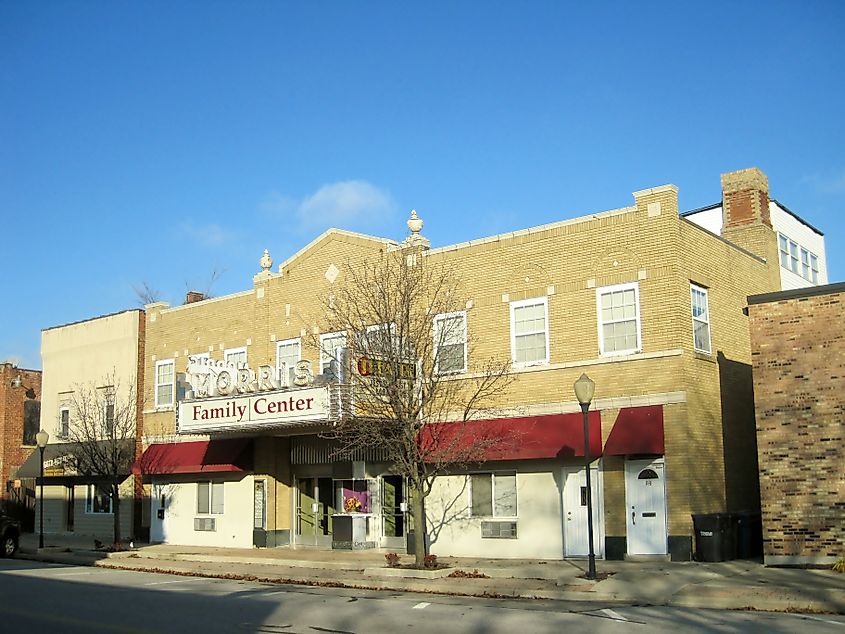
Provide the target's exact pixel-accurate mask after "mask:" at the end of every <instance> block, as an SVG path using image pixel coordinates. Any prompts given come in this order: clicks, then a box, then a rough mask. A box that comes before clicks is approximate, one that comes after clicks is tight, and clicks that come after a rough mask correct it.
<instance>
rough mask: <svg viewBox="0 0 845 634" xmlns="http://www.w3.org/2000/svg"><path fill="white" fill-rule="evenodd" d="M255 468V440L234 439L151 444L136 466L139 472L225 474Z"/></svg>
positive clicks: (143, 473) (134, 469) (136, 470)
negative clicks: (253, 452) (253, 449)
mask: <svg viewBox="0 0 845 634" xmlns="http://www.w3.org/2000/svg"><path fill="white" fill-rule="evenodd" d="M251 469H252V440H251V439H249V438H231V439H222V440H205V441H199V442H175V443H162V444H157V445H150V446H149V447H147V450H146V451H145V452H144V455H143V456H141V459H140V460H138V461H136V462H135V464H133V465H132V473H134V474H135V475H163V474H176V473H223V472H230V471H250V470H251Z"/></svg>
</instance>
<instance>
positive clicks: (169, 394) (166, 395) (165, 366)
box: [155, 359, 176, 407]
mask: <svg viewBox="0 0 845 634" xmlns="http://www.w3.org/2000/svg"><path fill="white" fill-rule="evenodd" d="M175 365H176V364H175V362H174V361H173V360H172V359H170V360H167V361H159V362H157V363H156V382H155V406H156V407H171V406H172V405H173V396H174V393H175V391H176V383H175V378H176V376H175V372H174V368H175Z"/></svg>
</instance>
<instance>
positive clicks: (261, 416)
mask: <svg viewBox="0 0 845 634" xmlns="http://www.w3.org/2000/svg"><path fill="white" fill-rule="evenodd" d="M177 416H178V419H177V429H178V430H179V433H182V434H188V433H206V432H211V431H231V430H257V429H274V428H276V429H278V428H288V427H297V426H302V425H313V424H315V423H328V421H329V419H330V418H331V402H330V397H329V388H328V387H317V388H306V389H301V390H278V391H273V392H261V393H258V394H250V395H243V396H222V397H217V398H202V399H190V400H184V401H182V402H180V403H179V409H178V414H177Z"/></svg>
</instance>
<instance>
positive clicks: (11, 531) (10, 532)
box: [0, 512, 21, 557]
mask: <svg viewBox="0 0 845 634" xmlns="http://www.w3.org/2000/svg"><path fill="white" fill-rule="evenodd" d="M0 535H2V542H0V557H14V555H15V553H16V552H18V543H19V541H20V537H21V523H20V522H19V521H18V520H16V519H12V518H11V517H9V516H8V515H6V514H5V513H2V512H0Z"/></svg>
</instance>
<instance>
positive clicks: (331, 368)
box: [320, 332, 346, 378]
mask: <svg viewBox="0 0 845 634" xmlns="http://www.w3.org/2000/svg"><path fill="white" fill-rule="evenodd" d="M344 346H346V335H345V334H344V333H342V332H330V333H326V334H324V335H320V374H327V375H330V376H331V377H332V378H337V367H338V364H339V363H340V349H341V348H343V347H344Z"/></svg>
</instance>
